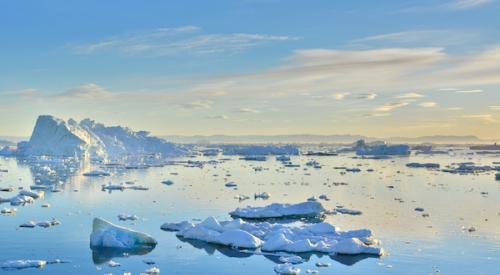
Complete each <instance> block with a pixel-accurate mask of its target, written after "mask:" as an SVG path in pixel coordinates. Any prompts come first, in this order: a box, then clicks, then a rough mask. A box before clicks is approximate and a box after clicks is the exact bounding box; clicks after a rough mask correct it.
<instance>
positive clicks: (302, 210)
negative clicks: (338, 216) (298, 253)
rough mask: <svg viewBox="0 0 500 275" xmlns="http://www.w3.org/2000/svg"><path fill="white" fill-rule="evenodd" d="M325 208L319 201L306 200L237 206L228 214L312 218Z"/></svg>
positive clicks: (248, 216) (249, 217)
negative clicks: (295, 202)
mask: <svg viewBox="0 0 500 275" xmlns="http://www.w3.org/2000/svg"><path fill="white" fill-rule="evenodd" d="M324 211H325V208H323V206H322V205H321V203H319V202H315V201H307V202H302V203H297V204H281V203H273V204H270V205H268V206H264V207H250V206H249V207H245V208H237V209H236V210H234V211H232V212H230V213H229V214H230V215H231V216H233V217H237V218H246V219H266V218H286V217H297V218H312V217H320V216H321V215H322V214H323V213H324Z"/></svg>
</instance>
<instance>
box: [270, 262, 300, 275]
mask: <svg viewBox="0 0 500 275" xmlns="http://www.w3.org/2000/svg"><path fill="white" fill-rule="evenodd" d="M274 272H276V273H278V274H280V275H297V274H300V268H298V267H295V266H293V265H292V264H290V263H286V264H279V265H276V266H275V267H274Z"/></svg>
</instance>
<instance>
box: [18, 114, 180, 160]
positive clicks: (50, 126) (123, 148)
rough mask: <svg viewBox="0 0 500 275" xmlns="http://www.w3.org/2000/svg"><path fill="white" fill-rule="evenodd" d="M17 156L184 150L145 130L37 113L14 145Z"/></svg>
mask: <svg viewBox="0 0 500 275" xmlns="http://www.w3.org/2000/svg"><path fill="white" fill-rule="evenodd" d="M18 153H19V154H21V155H49V156H65V157H73V156H76V157H102V158H118V157H122V156H126V155H136V154H150V153H160V154H162V155H163V156H174V155H181V154H184V153H186V149H185V148H184V147H182V146H179V145H176V144H173V143H170V142H167V141H165V140H163V139H161V138H157V137H152V136H149V133H148V132H145V131H139V132H134V131H132V130H131V129H129V128H126V127H121V126H111V127H107V126H104V125H103V124H100V123H96V122H95V121H93V120H90V119H84V120H82V121H81V122H80V123H78V122H77V121H75V120H73V119H69V120H68V121H64V120H62V119H59V118H56V117H53V116H49V115H42V116H39V117H38V119H37V121H36V125H35V128H34V130H33V133H32V135H31V138H30V140H29V141H28V142H20V143H19V144H18Z"/></svg>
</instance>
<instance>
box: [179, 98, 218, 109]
mask: <svg viewBox="0 0 500 275" xmlns="http://www.w3.org/2000/svg"><path fill="white" fill-rule="evenodd" d="M212 104H213V101H211V100H206V99H203V100H196V101H193V102H187V103H182V104H181V107H182V108H184V109H208V108H210V107H212Z"/></svg>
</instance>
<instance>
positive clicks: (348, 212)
mask: <svg viewBox="0 0 500 275" xmlns="http://www.w3.org/2000/svg"><path fill="white" fill-rule="evenodd" d="M335 212H337V213H340V214H346V215H361V214H363V212H361V211H359V210H353V209H348V208H343V207H337V208H335Z"/></svg>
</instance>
